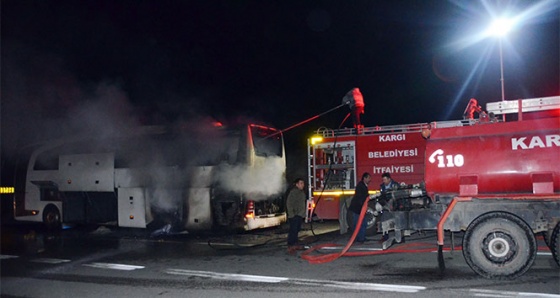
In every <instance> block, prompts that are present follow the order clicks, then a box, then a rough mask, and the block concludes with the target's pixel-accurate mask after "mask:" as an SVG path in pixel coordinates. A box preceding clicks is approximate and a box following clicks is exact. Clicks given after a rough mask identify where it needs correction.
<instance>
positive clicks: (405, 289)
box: [165, 269, 426, 293]
mask: <svg viewBox="0 0 560 298" xmlns="http://www.w3.org/2000/svg"><path fill="white" fill-rule="evenodd" d="M165 273H167V274H173V275H185V276H196V277H203V278H212V279H220V280H237V281H248V282H266V283H291V284H297V285H308V286H318V287H324V286H327V287H335V288H344V289H352V290H356V289H358V290H364V291H387V292H401V293H416V292H419V291H422V290H425V289H426V287H420V286H408V285H390V284H378V283H363V282H341V281H331V280H314V279H299V278H288V277H276V276H264V275H248V274H233V273H219V272H210V271H196V270H183V269H167V270H166V271H165Z"/></svg>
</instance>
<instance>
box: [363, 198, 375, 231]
mask: <svg viewBox="0 0 560 298" xmlns="http://www.w3.org/2000/svg"><path fill="white" fill-rule="evenodd" d="M374 211H375V202H369V203H368V209H367V211H366V215H365V218H364V220H367V228H366V236H375V234H377V217H375V214H374Z"/></svg>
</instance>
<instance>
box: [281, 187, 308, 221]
mask: <svg viewBox="0 0 560 298" xmlns="http://www.w3.org/2000/svg"><path fill="white" fill-rule="evenodd" d="M306 200H307V199H306V197H305V193H304V192H303V190H299V188H297V187H294V188H292V190H290V193H289V194H288V198H287V199H286V213H288V218H292V217H294V216H296V215H299V216H301V217H305V212H306V211H307V210H306V206H305V201H306Z"/></svg>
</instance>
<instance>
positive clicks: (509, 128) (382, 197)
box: [308, 96, 560, 278]
mask: <svg viewBox="0 0 560 298" xmlns="http://www.w3.org/2000/svg"><path fill="white" fill-rule="evenodd" d="M475 111H476V112H478V113H479V114H478V118H476V119H474V117H466V118H467V119H464V120H457V121H444V122H431V123H419V124H410V125H395V126H382V127H360V126H356V127H355V128H350V129H338V130H330V129H320V130H318V131H317V133H316V135H314V136H313V137H311V138H310V139H309V142H308V143H309V146H308V151H309V152H308V153H309V186H310V187H309V188H310V197H312V199H313V203H314V205H315V209H314V210H313V212H314V214H315V215H316V216H317V217H319V218H322V219H339V220H340V221H341V232H345V229H346V228H347V225H346V219H345V217H346V208H347V207H346V206H348V204H349V200H351V198H352V196H353V194H354V187H355V185H356V182H357V181H358V180H357V179H359V178H360V177H361V175H362V173H364V172H369V173H370V174H372V175H373V181H379V182H381V175H382V173H390V174H391V176H392V177H393V179H394V180H396V181H398V182H401V184H400V187H398V188H397V189H393V190H389V191H386V192H383V193H381V192H380V191H379V190H377V189H378V188H379V186H378V184H376V183H372V184H370V187H369V188H370V193H371V194H372V195H371V196H370V198H371V200H370V201H369V203H368V212H367V213H366V217H365V219H366V220H368V224H369V225H368V226H369V227H371V229H369V231H373V232H381V233H383V234H387V235H388V240H387V241H385V242H384V243H383V248H384V249H387V248H388V247H389V246H391V245H392V244H393V243H395V242H397V243H398V242H401V241H402V239H403V237H406V236H408V235H410V234H412V233H414V232H416V231H422V230H436V231H437V234H438V238H437V242H438V245H439V248H440V249H441V248H442V246H443V243H444V231H449V232H450V233H451V235H453V233H454V232H464V235H463V255H464V257H465V259H466V262H467V263H468V265H469V266H470V267H471V268H472V269H473V270H474V271H475V272H476V273H478V274H479V275H481V276H485V277H489V278H514V277H517V276H520V275H522V274H523V273H525V272H526V271H527V270H528V269H529V268H530V267H531V265H532V264H533V262H534V260H535V256H536V252H537V244H536V239H535V234H537V233H542V234H543V235H544V238H545V240H546V243H547V244H548V245H549V247H550V249H551V251H552V254H553V256H554V259H555V260H556V262H557V263H558V264H559V265H560V260H559V251H560V96H554V97H545V98H532V99H522V100H513V101H501V102H494V103H488V104H487V106H486V112H484V111H482V110H481V109H477V110H475ZM471 115H472V113H471ZM498 115H501V116H500V117H496V116H498ZM376 178H378V179H376Z"/></svg>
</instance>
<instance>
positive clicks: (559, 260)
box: [550, 222, 560, 266]
mask: <svg viewBox="0 0 560 298" xmlns="http://www.w3.org/2000/svg"><path fill="white" fill-rule="evenodd" d="M550 250H551V251H552V256H554V260H555V261H556V264H557V265H558V266H560V222H559V223H557V224H556V228H554V231H553V232H552V238H550Z"/></svg>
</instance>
